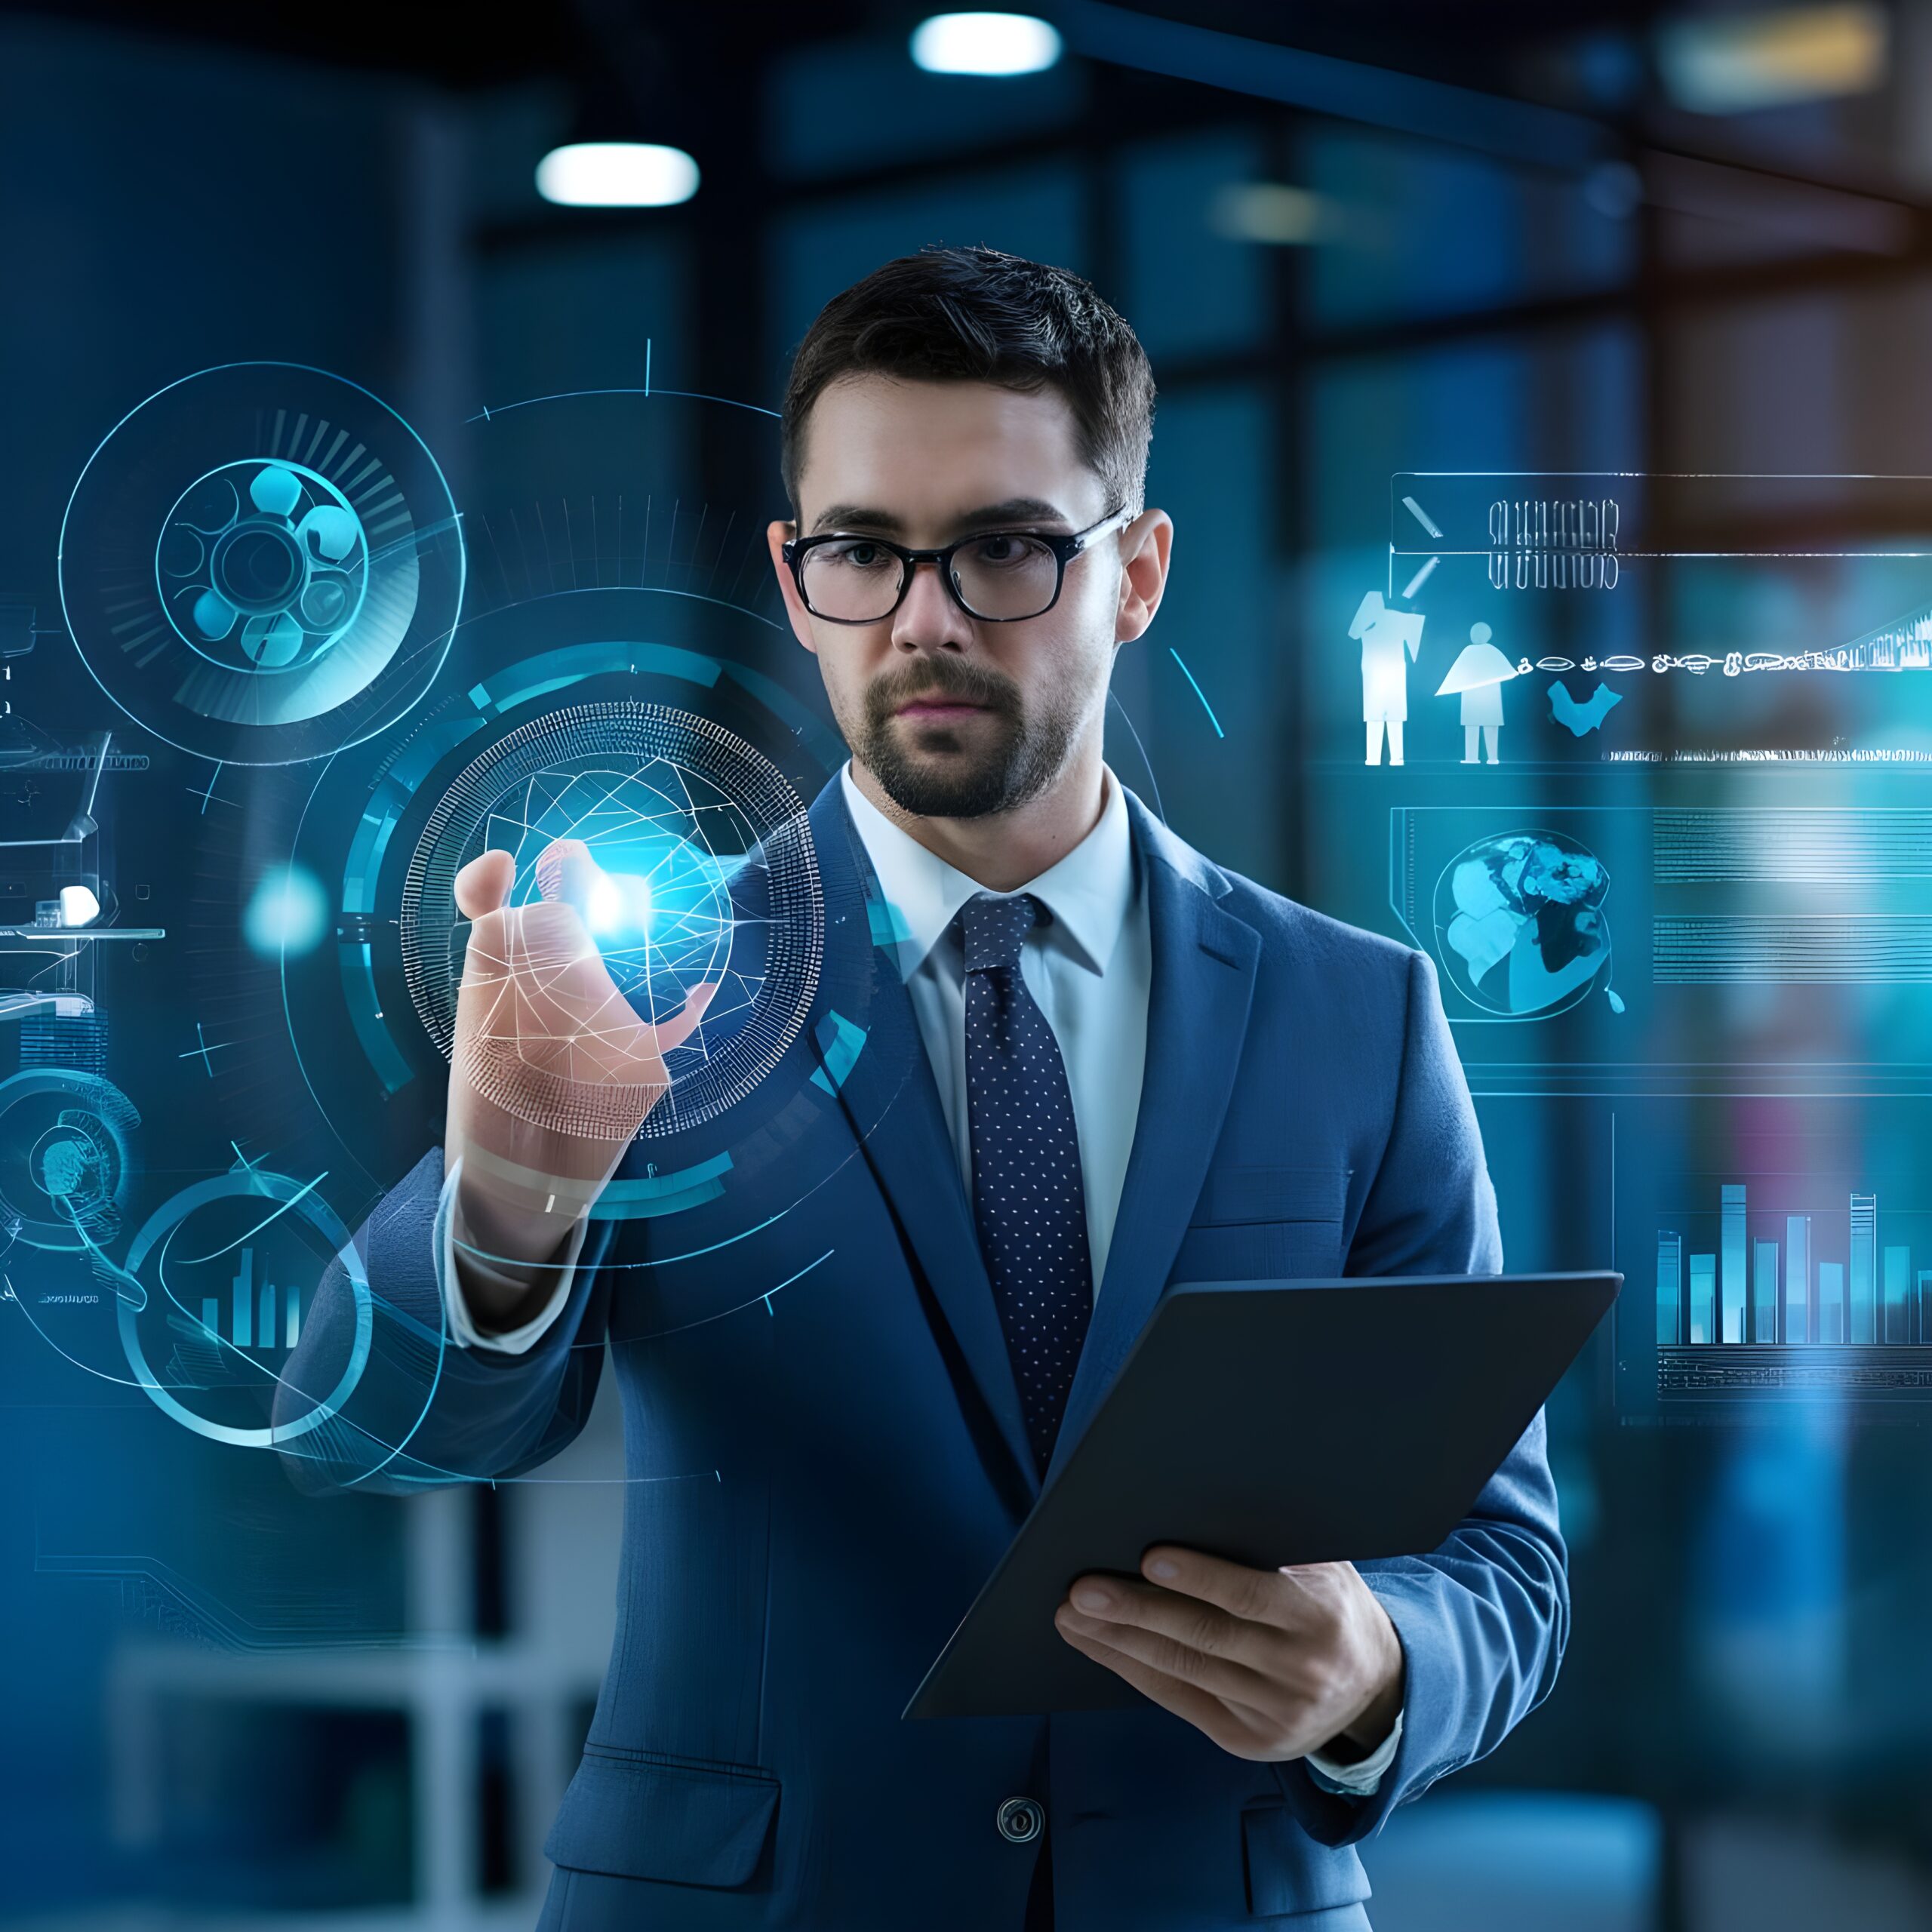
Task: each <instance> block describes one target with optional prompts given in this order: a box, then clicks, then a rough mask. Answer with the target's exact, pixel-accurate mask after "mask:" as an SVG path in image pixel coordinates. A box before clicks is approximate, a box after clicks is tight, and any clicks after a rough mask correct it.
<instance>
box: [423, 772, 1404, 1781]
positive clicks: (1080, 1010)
mask: <svg viewBox="0 0 1932 1932" xmlns="http://www.w3.org/2000/svg"><path fill="white" fill-rule="evenodd" d="M840 783H841V786H842V787H843V788H844V798H845V804H846V806H847V808H848V810H849V811H850V812H851V815H852V820H853V823H854V825H855V826H857V829H858V833H859V836H860V839H861V840H862V841H863V843H864V845H865V848H866V857H868V858H869V859H870V860H871V861H872V869H873V871H874V872H875V873H876V874H877V875H878V883H879V889H880V891H881V894H883V896H884V899H885V901H886V903H887V905H888V906H889V907H890V908H891V913H892V930H893V932H894V936H895V940H896V943H897V952H898V966H899V971H900V977H902V978H903V980H904V981H905V983H906V992H907V994H908V995H909V998H911V1000H912V1011H913V1015H914V1017H915V1020H917V1022H918V1029H919V1038H920V1040H921V1042H922V1043H923V1044H924V1048H925V1050H926V1057H927V1059H928V1060H929V1061H930V1062H931V1066H932V1072H933V1078H934V1082H935V1084H937V1087H938V1088H939V1099H940V1112H941V1113H942V1114H943V1116H944V1118H945V1120H946V1128H947V1131H948V1132H949V1134H951V1135H952V1146H953V1152H954V1154H955V1157H956V1158H957V1159H958V1163H959V1175H960V1179H961V1182H962V1183H963V1184H964V1187H965V1190H966V1195H967V1198H968V1200H969V1201H970V1200H971V1198H972V1192H973V1148H972V1136H971V1132H970V1131H969V1128H968V1118H967V1106H966V971H965V953H964V947H963V946H962V945H961V940H960V937H959V934H958V931H957V930H956V929H955V928H954V927H953V924H952V921H953V919H954V918H955V915H957V914H958V911H959V909H960V907H961V906H963V905H964V904H965V903H966V901H967V900H969V899H971V897H973V896H974V894H976V893H979V892H983V891H985V890H986V888H984V887H983V886H982V885H980V884H978V883H977V881H974V880H973V879H971V878H968V877H967V875H965V874H964V872H960V871H958V870H957V869H955V868H954V867H953V866H949V865H948V864H947V863H946V861H945V860H943V859H942V858H940V857H939V856H938V855H937V854H936V853H934V852H930V851H928V850H927V849H926V848H925V847H924V846H923V845H921V844H920V843H919V842H918V840H917V839H915V838H912V836H911V835H909V833H907V832H903V831H902V830H901V829H900V828H899V827H898V826H896V825H894V823H893V822H892V821H891V820H890V819H889V818H888V817H886V816H885V814H884V813H883V812H881V811H880V810H879V809H878V807H877V806H876V805H875V804H872V801H870V800H869V798H866V796H865V795H864V794H863V792H860V789H859V788H858V786H857V785H855V784H854V783H853V781H852V769H851V765H850V764H848V765H847V766H846V767H845V768H844V771H842V772H841V774H840ZM1105 783H1106V792H1105V795H1104V797H1103V802H1102V804H1101V808H1100V820H1099V823H1097V824H1096V825H1095V826H1094V829H1093V830H1092V831H1091V832H1088V835H1087V836H1086V837H1085V838H1083V839H1082V840H1081V841H1080V843H1079V844H1078V845H1076V846H1075V847H1074V848H1073V849H1072V851H1070V852H1069V853H1068V854H1066V857H1064V858H1063V859H1061V860H1059V861H1058V863H1056V864H1054V865H1053V866H1049V867H1048V869H1047V870H1046V871H1045V872H1042V873H1041V875H1039V877H1038V878H1035V879H1032V880H1029V881H1028V882H1027V883H1026V884H1024V885H1022V886H1019V887H1017V888H1015V893H1016V894H1017V893H1030V894H1032V896H1033V897H1035V898H1036V899H1038V900H1039V901H1040V902H1041V904H1042V905H1044V906H1045V907H1046V908H1047V909H1048V911H1049V912H1051V914H1052V915H1053V917H1052V919H1051V922H1043V923H1041V924H1035V926H1034V928H1032V931H1030V932H1029V934H1027V935H1026V942H1025V943H1024V945H1023V946H1022V947H1021V949H1020V977H1021V978H1022V979H1023V980H1025V982H1026V987H1027V989H1028V991H1029V992H1031V993H1032V995H1033V997H1034V998H1035V1000H1036V1001H1038V1003H1039V1005H1040V1009H1041V1012H1042V1013H1043V1014H1044V1015H1045V1017H1046V1020H1047V1024H1048V1026H1050V1027H1051V1029H1053V1035H1054V1040H1055V1041H1057V1043H1058V1044H1059V1047H1060V1058H1061V1060H1062V1062H1063V1064H1064V1066H1065V1067H1066V1078H1067V1086H1068V1088H1069V1091H1070V1092H1071V1094H1072V1100H1073V1119H1074V1126H1075V1131H1076V1132H1077V1134H1078V1136H1079V1140H1080V1179H1081V1188H1082V1189H1083V1191H1084V1195H1085V1198H1086V1203H1087V1241H1088V1250H1089V1252H1090V1254H1091V1258H1092V1261H1093V1266H1094V1290H1095V1293H1096V1294H1098V1292H1099V1289H1100V1283H1101V1282H1102V1281H1103V1279H1104V1278H1105V1277H1106V1265H1107V1254H1108V1251H1109V1248H1110V1247H1111V1246H1112V1241H1113V1232H1114V1223H1115V1219H1116V1217H1117V1216H1118V1213H1119V1209H1120V1198H1121V1187H1122V1186H1123V1184H1124V1182H1125V1180H1126V1179H1127V1163H1128V1155H1130V1154H1131V1152H1132V1151H1133V1146H1134V1128H1135V1125H1136V1124H1137V1121H1138V1120H1139V1118H1140V1088H1141V1082H1142V1080H1143V1077H1144V1075H1145V1073H1146V1064H1147V1006H1148V996H1149V989H1150V988H1151V987H1152V982H1153V941H1152V931H1151V929H1150V927H1149V920H1148V910H1147V891H1146V882H1145V881H1144V880H1143V879H1142V878H1141V877H1140V867H1139V866H1137V863H1136V860H1135V857H1134V838H1133V828H1132V826H1131V823H1129V820H1128V814H1127V798H1126V795H1125V794H1124V792H1122V791H1121V786H1120V781H1119V780H1118V779H1117V778H1115V776H1114V774H1112V771H1106V773H1105ZM997 896H998V897H1012V896H1014V894H999V895H997ZM460 1170H461V1163H460V1161H459V1162H458V1163H457V1165H456V1167H455V1168H453V1169H452V1170H451V1172H450V1174H448V1177H446V1179H445V1182H444V1186H443V1195H442V1199H441V1203H440V1204H439V1213H438V1225H437V1230H436V1235H435V1249H436V1260H437V1265H438V1274H439V1275H440V1276H441V1281H442V1284H443V1294H444V1300H445V1305H446V1306H447V1308H448V1316H449V1325H450V1334H451V1339H452V1340H454V1341H455V1342H457V1343H458V1344H459V1345H460V1346H463V1347H466V1348H490V1349H505V1350H507V1351H509V1352H512V1353H514V1354H521V1353H523V1352H525V1350H527V1349H530V1348H531V1347H533V1346H534V1345H535V1344H536V1343H537V1341H538V1340H540V1338H541V1337H542V1336H543V1333H544V1331H546V1329H548V1328H549V1326H550V1324H552V1322H553V1321H555V1320H556V1318H557V1317H558V1314H559V1313H561V1311H562V1309H563V1307H564V1305H565V1302H566V1301H567V1300H568V1299H569V1296H570V1288H571V1275H572V1272H573V1271H574V1263H575V1261H576V1258H577V1253H578V1252H579V1251H580V1248H581V1247H582V1244H583V1228H584V1224H583V1223H579V1224H578V1229H577V1232H576V1234H575V1235H574V1236H573V1237H572V1239H571V1242H570V1244H568V1247H567V1248H566V1251H565V1265H564V1266H562V1267H561V1268H560V1269H559V1271H558V1283H557V1286H556V1288H555V1292H554V1293H553V1294H552V1296H551V1297H550V1299H549V1301H548V1302H547V1303H546V1304H545V1306H544V1307H543V1309H542V1310H541V1311H540V1312H539V1313H538V1314H537V1315H536V1316H535V1317H534V1318H532V1319H531V1321H527V1322H525V1324H523V1325H522V1326H521V1327H518V1328H515V1329H512V1330H509V1331H507V1332H506V1333H504V1334H497V1335H485V1334H483V1333H482V1332H481V1331H479V1330H478V1328H477V1327H475V1324H474V1323H472V1321H471V1320H470V1318H469V1310H468V1309H467V1307H466V1305H465V1303H464V1300H463V1296H462V1294H460V1292H458V1291H457V1271H456V1265H455V1256H454V1252H453V1248H452V1235H451V1219H452V1217H451V1213H450V1207H451V1203H452V1202H453V1201H454V1198H455V1188H456V1183H457V1178H458V1175H459V1174H460ZM464 1265H465V1266H468V1267H474V1266H476V1265H477V1264H476V1263H475V1261H474V1260H473V1259H472V1260H469V1261H466V1263H465V1264H464ZM1401 1734H1402V1726H1401V1718H1399V1717H1398V1718H1397V1719H1396V1721H1395V1730H1394V1731H1393V1732H1392V1734H1391V1735H1390V1736H1389V1738H1388V1739H1387V1740H1386V1741H1385V1742H1384V1743H1383V1745H1382V1746H1381V1747H1380V1749H1377V1751H1376V1752H1374V1753H1373V1754H1372V1755H1370V1756H1369V1757H1367V1758H1363V1759H1362V1760H1361V1761H1360V1762H1358V1763H1356V1764H1334V1763H1331V1761H1329V1760H1327V1759H1326V1758H1319V1757H1315V1756H1312V1755H1311V1756H1310V1758H1309V1764H1310V1766H1311V1767H1312V1768H1313V1769H1314V1770H1315V1772H1316V1774H1317V1775H1318V1777H1321V1779H1322V1780H1324V1782H1325V1783H1327V1784H1329V1785H1330V1786H1331V1787H1334V1788H1337V1789H1341V1790H1343V1791H1345V1792H1349V1793H1350V1794H1352V1795H1361V1796H1366V1795H1371V1794H1372V1793H1373V1792H1374V1790H1375V1789H1376V1787H1377V1785H1378V1784H1379V1783H1380V1782H1381V1778H1382V1774H1383V1772H1384V1771H1385V1770H1386V1769H1387V1768H1388V1767H1389V1764H1392V1762H1393V1761H1394V1759H1395V1746H1396V1745H1397V1743H1398V1742H1399V1741H1400V1740H1401Z"/></svg>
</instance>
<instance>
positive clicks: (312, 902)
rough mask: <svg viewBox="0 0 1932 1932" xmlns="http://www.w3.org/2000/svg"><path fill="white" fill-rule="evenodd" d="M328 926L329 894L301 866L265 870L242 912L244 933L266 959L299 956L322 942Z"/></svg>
mask: <svg viewBox="0 0 1932 1932" xmlns="http://www.w3.org/2000/svg"><path fill="white" fill-rule="evenodd" d="M328 928H329V902H328V894H326V893H325V892H324V891H323V890H322V888H321V882H320V881H318V879H317V878H316V877H315V875H314V873H312V872H309V870H308V869H306V867H304V866H292V865H291V866H271V867H270V868H269V869H268V870H267V871H266V872H264V873H263V875H262V876H261V880H260V883H259V884H257V886H256V888H255V889H254V892H253V893H252V894H250V896H249V899H248V905H247V906H245V908H244V909H243V910H242V937H243V938H244V939H245V940H247V941H248V949H249V951H250V952H253V953H254V954H255V955H257V957H258V958H263V959H281V958H291V959H292V958H300V956H301V955H303V953H305V952H313V951H314V950H315V948H316V947H317V946H319V945H320V944H321V941H322V936H323V934H325V933H326V932H327V931H328Z"/></svg>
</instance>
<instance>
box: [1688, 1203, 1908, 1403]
mask: <svg viewBox="0 0 1932 1932" xmlns="http://www.w3.org/2000/svg"><path fill="white" fill-rule="evenodd" d="M1779 1178H1780V1179H1781V1180H1783V1181H1785V1182H1786V1183H1787V1185H1786V1186H1785V1187H1783V1189H1767V1192H1771V1193H1772V1195H1773V1198H1774V1202H1775V1203H1776V1204H1775V1205H1772V1204H1765V1205H1763V1206H1758V1205H1757V1204H1754V1201H1753V1199H1752V1184H1751V1183H1750V1182H1749V1181H1748V1180H1720V1181H1718V1183H1717V1185H1716V1186H1715V1188H1714V1189H1712V1195H1709V1196H1706V1199H1705V1201H1703V1202H1702V1203H1701V1204H1697V1205H1696V1206H1695V1207H1692V1208H1690V1209H1688V1210H1685V1209H1679V1210H1678V1211H1676V1212H1675V1213H1674V1214H1672V1222H1673V1225H1672V1226H1669V1227H1660V1228H1659V1229H1657V1394H1658V1396H1659V1398H1660V1399H1669V1398H1679V1397H1683V1398H1694V1399H1698V1400H1710V1399H1712V1398H1729V1397H1738V1396H1752V1395H1799V1396H1806V1395H1808V1396H1815V1397H1823V1398H1838V1399H1856V1400H1861V1401H1862V1400H1865V1399H1867V1398H1881V1399H1891V1400H1897V1399H1900V1398H1918V1399H1925V1398H1932V1211H1927V1210H1925V1209H1923V1208H1920V1207H1917V1206H1916V1205H1914V1206H1912V1207H1909V1208H1907V1209H1904V1210H1900V1211H1887V1212H1886V1214H1884V1215H1883V1216H1882V1217H1881V1207H1880V1201H1879V1196H1878V1192H1876V1191H1875V1190H1873V1189H1869V1188H1865V1189H1857V1188H1854V1189H1848V1190H1847V1192H1845V1193H1844V1194H1841V1195H1838V1201H1837V1202H1835V1203H1833V1204H1830V1205H1827V1204H1826V1203H1825V1202H1824V1201H1823V1200H1820V1201H1818V1202H1817V1204H1814V1205H1812V1206H1810V1208H1809V1211H1806V1212H1802V1213H1799V1212H1793V1211H1792V1208H1791V1204H1790V1203H1789V1201H1788V1200H1780V1199H1779V1198H1778V1196H1779V1195H1780V1193H1783V1194H1787V1195H1788V1194H1789V1191H1790V1189H1789V1181H1790V1178H1791V1177H1779ZM1839 1203H1841V1204H1839Z"/></svg>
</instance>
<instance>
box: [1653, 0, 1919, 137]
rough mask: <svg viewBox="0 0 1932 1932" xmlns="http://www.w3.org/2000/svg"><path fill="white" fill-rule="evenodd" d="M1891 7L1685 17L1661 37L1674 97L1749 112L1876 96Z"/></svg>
mask: <svg viewBox="0 0 1932 1932" xmlns="http://www.w3.org/2000/svg"><path fill="white" fill-rule="evenodd" d="M1886 58H1887V26H1886V20H1885V14H1884V8H1881V7H1878V6H1874V5H1869V4H1866V0H1845V4H1841V5H1835V6H1826V7H1783V8H1777V10H1775V11H1772V12H1770V13H1762V14H1734V15H1721V16H1718V17H1712V18H1708V19H1702V20H1678V21H1675V22H1673V23H1671V24H1670V25H1669V26H1665V27H1663V29H1660V31H1659V33H1658V35H1657V66H1658V69H1659V70H1660V72H1661V73H1662V75H1663V82H1664V85H1665V87H1666V89H1667V90H1668V91H1669V94H1670V96H1671V98H1672V100H1675V102H1676V103H1677V104H1678V106H1680V107H1684V108H1688V109H1690V112H1692V113H1694V114H1744V113H1749V112H1751V111H1752V110H1753V109H1757V108H1763V107H1784V106H1789V105H1790V104H1791V103H1793V102H1795V101H1801V100H1829V99H1831V98H1832V97H1835V96H1838V95H1841V94H1869V92H1870V91H1872V89H1873V88H1876V87H1877V86H1878V85H1879V84H1880V83H1881V82H1882V81H1883V80H1884V78H1885V66H1886Z"/></svg>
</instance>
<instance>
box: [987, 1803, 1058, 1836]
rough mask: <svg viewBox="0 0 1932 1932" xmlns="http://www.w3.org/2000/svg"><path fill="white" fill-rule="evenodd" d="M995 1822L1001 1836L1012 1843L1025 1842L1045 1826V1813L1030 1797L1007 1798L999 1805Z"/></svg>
mask: <svg viewBox="0 0 1932 1932" xmlns="http://www.w3.org/2000/svg"><path fill="white" fill-rule="evenodd" d="M1046 1822H1047V1814H1046V1812H1045V1811H1044V1810H1043V1809H1042V1808H1041V1806H1040V1805H1039V1804H1038V1802H1037V1801H1035V1800H1034V1799H1032V1798H1008V1799H1007V1800H1006V1801H1005V1802H1004V1804H1001V1807H999V1810H998V1814H997V1815H996V1817H995V1823H997V1824H998V1826H999V1835H1000V1836H1001V1838H1005V1839H1008V1840H1009V1841H1011V1843H1013V1844H1030V1843H1031V1842H1032V1841H1033V1840H1034V1839H1035V1838H1038V1836H1039V1835H1040V1833H1041V1831H1042V1830H1043V1829H1044V1828H1045V1826H1046Z"/></svg>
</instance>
